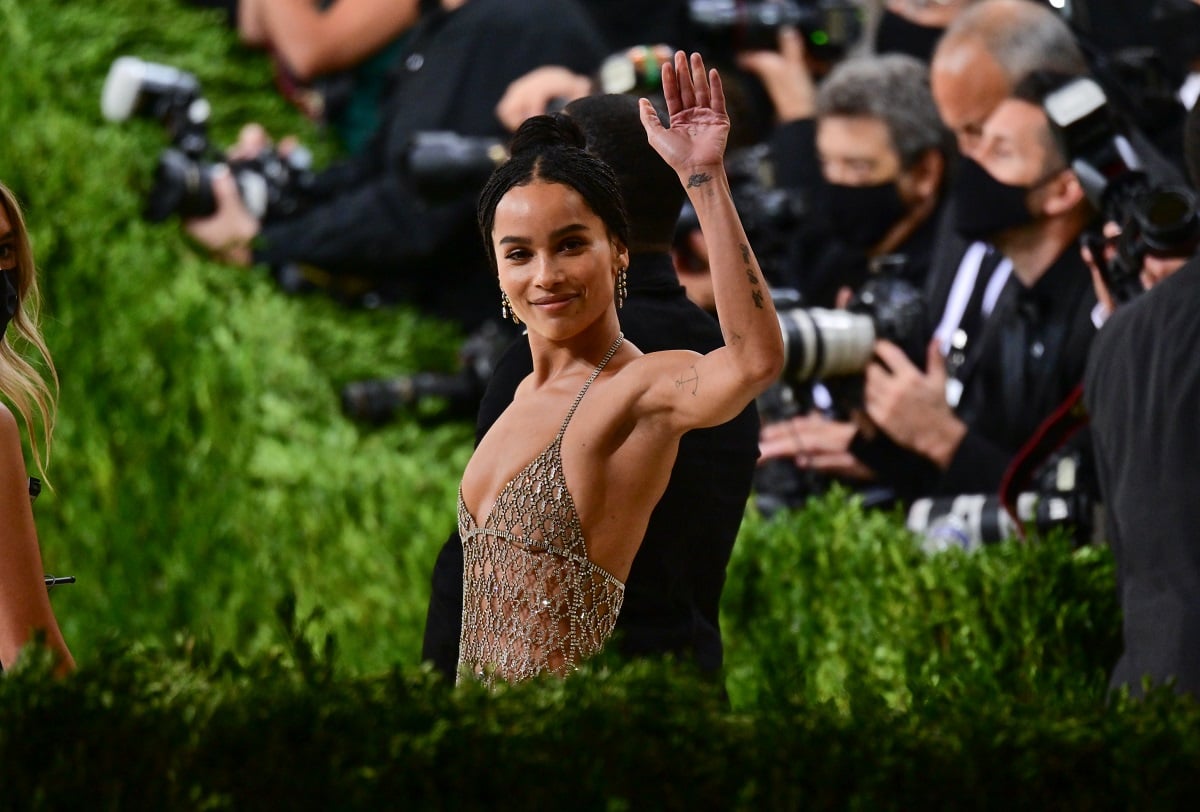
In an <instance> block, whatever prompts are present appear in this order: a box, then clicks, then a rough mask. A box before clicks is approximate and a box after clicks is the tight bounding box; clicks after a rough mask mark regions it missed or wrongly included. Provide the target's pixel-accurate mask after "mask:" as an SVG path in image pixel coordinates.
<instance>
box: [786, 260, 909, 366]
mask: <svg viewBox="0 0 1200 812" xmlns="http://www.w3.org/2000/svg"><path fill="white" fill-rule="evenodd" d="M903 262H904V258H903V257H901V256H898V255H888V256H884V257H876V258H875V260H873V261H872V267H871V275H870V276H869V277H868V278H867V281H866V282H865V283H864V284H863V285H862V287H860V288H859V289H858V291H857V292H856V293H855V294H854V296H853V298H851V300H850V302H849V304H848V305H847V306H846V309H845V310H829V309H826V308H820V307H810V308H805V307H789V306H788V301H789V297H787V296H786V295H783V296H781V297H780V299H779V301H778V302H777V304H776V310H777V313H778V318H779V327H780V329H781V331H782V332H783V346H784V368H783V378H784V380H786V381H787V382H789V383H791V384H802V383H808V382H810V381H813V380H815V379H818V378H820V379H827V378H837V377H841V376H846V375H851V374H855V373H861V372H862V371H863V370H864V369H866V366H867V364H868V363H869V362H870V360H871V357H872V355H873V353H874V351H875V348H874V344H875V341H876V339H881V338H883V339H887V340H888V341H891V342H892V343H893V344H895V345H897V346H898V347H900V348H901V349H902V350H903V351H904V354H905V355H907V356H908V358H909V359H910V360H911V361H912V362H913V363H914V364H916V365H917V366H918V367H924V365H925V342H926V340H927V338H928V336H929V334H930V330H929V307H928V305H927V304H926V302H925V297H924V295H923V294H922V293H921V291H920V290H918V289H917V288H916V287H914V286H913V285H912V284H910V283H909V282H906V281H905V280H904V279H902V278H900V276H899V275H898V273H897V272H898V270H899V268H901V267H903ZM797 298H798V296H793V297H792V300H793V301H794V300H795V299H797Z"/></svg>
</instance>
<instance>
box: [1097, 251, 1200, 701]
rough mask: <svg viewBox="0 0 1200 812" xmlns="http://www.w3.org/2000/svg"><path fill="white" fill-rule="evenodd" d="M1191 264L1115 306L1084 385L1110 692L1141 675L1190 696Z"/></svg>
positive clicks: (1197, 327)
mask: <svg viewBox="0 0 1200 812" xmlns="http://www.w3.org/2000/svg"><path fill="white" fill-rule="evenodd" d="M1198 307H1200V258H1193V259H1192V260H1191V261H1190V262H1189V263H1188V264H1187V265H1185V266H1184V267H1183V268H1182V269H1180V270H1179V271H1178V272H1176V273H1175V274H1174V275H1173V276H1172V277H1170V278H1169V279H1166V280H1164V281H1163V282H1161V283H1159V284H1158V285H1157V286H1155V288H1153V289H1152V290H1150V291H1149V292H1147V293H1146V294H1145V295H1144V296H1142V297H1140V298H1138V299H1136V300H1134V301H1133V302H1131V303H1129V304H1127V305H1124V306H1122V307H1120V308H1118V310H1117V312H1116V313H1114V314H1113V315H1112V317H1111V318H1110V319H1109V320H1108V322H1107V323H1105V325H1104V327H1103V329H1101V330H1100V333H1099V335H1097V336H1096V341H1095V342H1094V344H1093V346H1092V351H1091V354H1090V356H1089V358H1088V365H1087V376H1086V378H1085V381H1084V403H1085V404H1086V406H1087V409H1088V412H1089V414H1090V416H1091V431H1092V440H1093V444H1094V448H1095V456H1096V468H1097V473H1098V475H1099V479H1100V492H1101V496H1102V498H1103V501H1104V505H1105V516H1106V524H1107V527H1106V529H1107V537H1108V543H1109V546H1110V547H1111V548H1112V551H1113V555H1114V557H1115V559H1116V570H1117V591H1118V599H1119V601H1120V604H1121V608H1122V610H1123V613H1124V620H1123V626H1122V633H1123V637H1124V644H1125V650H1124V653H1123V654H1122V655H1121V659H1120V661H1119V662H1118V663H1117V665H1116V668H1115V669H1114V671H1113V673H1112V683H1113V685H1114V686H1120V685H1130V686H1131V688H1132V689H1133V691H1134V693H1140V692H1141V691H1140V686H1141V680H1142V677H1143V676H1144V675H1147V674H1149V675H1150V676H1152V677H1153V678H1154V679H1155V680H1156V681H1158V682H1161V681H1162V680H1165V679H1166V678H1168V677H1175V678H1176V679H1177V680H1178V682H1177V683H1176V688H1177V689H1178V690H1181V691H1187V692H1190V693H1193V694H1195V695H1197V696H1198V697H1200V530H1198V528H1200V500H1197V498H1196V484H1197V482H1200V419H1198V418H1197V404H1200V360H1198V358H1197V355H1196V347H1197V346H1200V319H1197V318H1196V311H1197V308H1198Z"/></svg>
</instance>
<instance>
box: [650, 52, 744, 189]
mask: <svg viewBox="0 0 1200 812" xmlns="http://www.w3.org/2000/svg"><path fill="white" fill-rule="evenodd" d="M662 86H663V95H664V96H665V97H666V101H667V114H668V115H669V116H670V122H671V126H670V127H669V128H667V127H663V125H662V122H661V121H660V120H659V118H658V114H657V113H655V112H654V108H653V106H652V105H651V104H650V102H649V101H647V100H645V99H642V102H641V105H642V124H643V125H644V126H645V128H646V137H647V138H648V139H649V140H650V145H651V146H653V147H654V149H655V150H656V151H657V152H658V154H659V155H661V156H662V157H663V160H664V161H666V162H667V164H668V165H669V166H670V167H671V168H672V169H674V170H675V171H676V172H680V173H683V172H691V171H692V170H694V169H696V168H698V167H705V166H715V165H720V164H721V163H722V161H723V160H724V157H725V144H726V142H727V140H728V138H729V116H728V115H727V114H726V112H725V92H724V90H723V89H722V87H721V77H720V76H718V75H717V72H716V71H715V70H713V71H706V70H705V69H704V61H703V60H702V59H701V58H700V54H692V57H691V60H690V64H689V60H688V57H687V55H686V54H685V53H684V52H683V51H676V52H675V61H674V63H667V64H665V65H663V68H662Z"/></svg>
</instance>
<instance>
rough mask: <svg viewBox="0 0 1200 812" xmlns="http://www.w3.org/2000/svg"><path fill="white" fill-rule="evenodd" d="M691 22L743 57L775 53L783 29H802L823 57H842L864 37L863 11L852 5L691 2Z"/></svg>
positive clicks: (844, 1) (814, 0)
mask: <svg viewBox="0 0 1200 812" xmlns="http://www.w3.org/2000/svg"><path fill="white" fill-rule="evenodd" d="M688 17H689V19H690V20H691V22H692V24H693V25H694V26H696V28H697V29H699V30H700V31H701V32H702V33H707V34H710V35H719V36H722V37H725V38H728V40H729V41H730V42H731V44H732V45H733V47H734V48H735V49H737V50H739V51H762V50H768V51H769V50H774V49H775V48H776V47H778V44H779V40H778V34H779V29H780V28H782V27H783V26H792V27H794V28H797V29H799V31H800V33H801V35H802V36H803V37H804V41H805V44H806V46H807V47H808V48H809V49H810V51H811V52H813V53H814V54H815V55H817V56H819V57H825V58H827V57H832V56H835V55H839V54H842V53H844V52H845V51H846V49H847V48H849V47H850V46H851V45H853V44H854V43H855V42H856V41H857V40H858V38H859V36H860V35H861V34H862V9H861V8H859V6H858V4H856V3H854V2H850V0H808V2H794V1H793V0H759V1H758V2H745V0H691V2H689V3H688Z"/></svg>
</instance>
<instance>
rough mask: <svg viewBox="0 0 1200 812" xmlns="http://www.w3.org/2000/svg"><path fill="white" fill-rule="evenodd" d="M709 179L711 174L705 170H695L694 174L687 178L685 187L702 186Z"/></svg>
mask: <svg viewBox="0 0 1200 812" xmlns="http://www.w3.org/2000/svg"><path fill="white" fill-rule="evenodd" d="M710 180H712V175H710V174H708V173H707V172H697V173H696V174H695V175H692V176H691V177H690V178H688V182H687V187H688V188H689V189H694V188H696V187H698V186H703V185H704V184H706V183H708V182H709V181H710Z"/></svg>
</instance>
